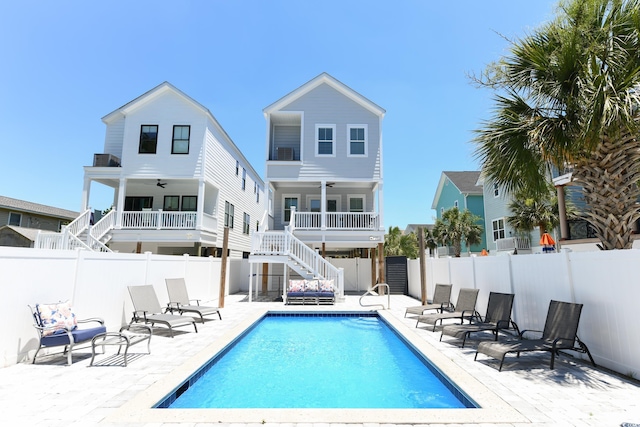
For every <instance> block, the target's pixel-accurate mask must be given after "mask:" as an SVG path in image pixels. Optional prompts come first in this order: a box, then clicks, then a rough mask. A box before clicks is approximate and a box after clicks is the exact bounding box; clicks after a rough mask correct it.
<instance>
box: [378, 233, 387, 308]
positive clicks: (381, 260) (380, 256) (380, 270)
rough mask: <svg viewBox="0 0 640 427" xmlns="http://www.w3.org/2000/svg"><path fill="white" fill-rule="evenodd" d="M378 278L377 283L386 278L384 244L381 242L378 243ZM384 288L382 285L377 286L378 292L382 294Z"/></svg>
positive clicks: (382, 281) (383, 281) (384, 280)
mask: <svg viewBox="0 0 640 427" xmlns="http://www.w3.org/2000/svg"><path fill="white" fill-rule="evenodd" d="M378 278H379V279H380V282H379V283H386V279H385V277H384V246H383V244H382V243H378ZM384 293H385V289H384V288H383V287H380V288H378V294H379V295H384Z"/></svg>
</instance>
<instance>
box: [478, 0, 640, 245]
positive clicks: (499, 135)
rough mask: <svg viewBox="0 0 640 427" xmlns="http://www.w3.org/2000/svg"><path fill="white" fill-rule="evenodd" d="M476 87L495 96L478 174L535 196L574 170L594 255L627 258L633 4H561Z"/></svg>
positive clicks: (637, 13)
mask: <svg viewBox="0 0 640 427" xmlns="http://www.w3.org/2000/svg"><path fill="white" fill-rule="evenodd" d="M475 81H476V83H478V84H480V85H481V86H482V87H488V88H491V89H493V90H495V91H496V93H497V94H496V96H495V103H496V106H495V113H494V116H493V117H492V118H491V119H490V120H488V121H486V122H485V123H484V124H483V128H482V129H480V130H478V131H477V135H476V137H475V139H474V142H475V143H476V144H477V147H476V156H477V157H478V158H479V160H480V161H481V163H482V168H483V171H484V173H485V174H487V176H488V177H490V178H492V179H493V181H495V182H496V183H498V184H499V185H502V186H504V187H505V188H506V189H507V191H509V192H512V193H516V192H518V191H523V190H524V191H527V192H528V193H530V194H533V195H536V194H543V193H544V191H545V189H546V185H547V183H548V177H549V176H550V173H549V170H550V166H552V165H553V166H556V167H558V168H559V169H560V170H562V169H564V166H565V165H572V166H573V167H574V172H573V179H574V181H576V182H577V183H578V184H580V185H581V186H582V188H583V192H584V197H585V201H586V203H587V211H586V212H585V215H586V217H587V220H588V221H589V222H590V223H591V224H592V225H593V226H594V228H595V230H596V235H597V236H598V238H599V239H600V240H601V243H602V244H601V248H602V249H622V248H630V247H631V244H632V240H631V231H632V227H633V224H634V222H635V221H636V220H637V219H638V218H640V209H638V206H637V204H636V202H637V200H638V197H639V196H640V187H639V186H638V185H637V184H636V183H637V182H638V181H639V180H640V141H639V140H638V138H636V135H637V129H638V128H637V121H638V114H637V112H638V111H637V108H638V106H639V105H640V91H638V87H639V84H640V0H567V1H563V2H562V3H561V4H560V8H559V14H558V16H557V17H556V19H555V20H554V21H552V22H550V23H548V24H546V25H544V26H542V27H540V28H539V29H537V30H535V31H534V32H533V33H532V34H530V35H528V36H526V37H524V38H523V39H520V40H516V41H512V42H511V49H510V54H509V55H507V56H505V57H503V58H501V59H500V60H499V61H498V62H496V63H494V64H493V65H492V66H490V67H489V68H488V69H487V70H486V72H485V73H484V74H483V76H482V77H480V78H476V79H475Z"/></svg>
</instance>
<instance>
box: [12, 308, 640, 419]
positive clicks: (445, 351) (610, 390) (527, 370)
mask: <svg viewBox="0 0 640 427" xmlns="http://www.w3.org/2000/svg"><path fill="white" fill-rule="evenodd" d="M262 299H263V300H266V301H259V302H253V303H248V302H247V298H246V295H232V296H230V297H227V299H226V303H225V308H224V309H222V316H223V320H222V321H219V320H211V321H207V322H206V323H205V324H204V325H202V324H198V329H199V333H197V334H196V333H194V332H193V328H181V329H183V332H180V333H178V334H176V337H175V338H173V339H172V338H169V337H168V334H165V333H160V332H159V333H158V334H156V335H154V337H153V338H152V340H151V354H149V355H147V354H144V351H145V350H146V345H145V344H139V345H137V346H134V347H132V348H131V352H132V353H133V357H131V358H130V359H129V366H128V367H126V368H123V367H120V366H110V364H112V362H119V361H121V358H120V359H119V358H118V357H116V356H115V355H114V349H113V347H107V353H106V354H105V355H98V356H96V361H95V362H94V364H97V365H98V366H94V367H89V360H90V359H91V351H90V349H89V348H87V347H84V348H80V349H77V350H76V351H74V358H73V360H74V363H73V365H72V366H71V367H68V366H66V365H65V363H66V357H63V356H62V355H61V354H60V353H58V354H52V355H49V356H45V357H41V356H39V357H38V362H37V364H36V365H32V364H31V363H30V362H25V363H21V364H18V365H15V366H11V367H7V368H4V369H0V414H1V415H0V419H2V420H3V425H36V426H50V427H55V426H92V425H100V426H109V427H111V426H136V427H142V426H145V427H151V426H160V427H168V426H174V427H175V426H185V427H186V426H204V425H218V426H221V427H226V426H230V427H249V426H256V427H257V426H259V425H267V426H274V427H312V426H313V427H338V426H344V425H347V424H350V425H354V426H355V427H378V426H380V427H382V426H384V427H392V426H395V425H408V424H414V425H431V426H435V425H441V426H444V425H447V426H464V427H471V426H475V427H487V426H492V425H495V426H557V425H562V426H619V425H620V424H621V423H623V422H630V423H640V387H639V383H638V382H637V381H635V380H629V379H626V378H624V377H622V376H619V375H615V374H612V373H610V372H607V371H606V370H604V369H600V368H593V367H592V366H591V365H589V364H588V363H585V362H583V361H581V360H577V359H573V358H570V357H564V356H561V357H559V358H557V359H556V369H555V370H553V371H551V370H549V367H548V365H549V363H548V362H549V356H548V355H546V354H535V355H527V356H523V357H520V358H519V359H516V358H515V357H510V358H508V359H507V361H506V362H505V366H504V368H503V371H502V372H498V370H497V366H498V362H497V361H496V360H493V359H489V358H486V357H484V356H482V355H480V356H478V361H477V362H474V360H473V357H474V354H475V349H474V346H475V343H474V342H473V341H472V342H471V343H470V344H469V345H468V346H467V348H465V349H461V348H460V347H459V346H458V344H459V342H458V341H456V340H453V339H451V338H445V341H446V342H439V338H440V333H439V332H436V333H433V332H430V330H427V329H424V328H420V329H415V328H414V326H415V320H413V319H411V318H406V319H405V318H404V311H405V307H407V306H411V305H417V301H416V300H415V299H412V298H409V297H405V296H392V297H391V309H390V310H385V311H384V313H385V314H384V315H385V316H386V317H387V318H388V319H390V321H391V322H393V323H394V324H397V325H399V327H402V328H406V329H407V331H409V330H410V331H409V335H410V336H411V339H412V340H415V342H417V345H419V346H421V347H423V348H424V351H426V352H431V354H429V357H430V358H431V357H432V356H433V357H436V358H438V359H440V361H439V362H438V363H442V364H443V365H448V367H447V368H446V369H451V371H450V372H452V374H450V375H453V376H455V377H456V378H454V379H455V380H456V382H458V384H459V385H460V386H461V387H462V388H464V389H465V390H466V389H467V387H470V388H471V389H472V390H469V391H470V394H472V395H473V394H474V393H476V395H477V394H478V393H480V394H479V396H480V399H481V400H483V402H488V405H490V406H491V409H486V410H475V409H472V410H453V411H452V410H434V411H439V412H432V413H431V412H429V413H427V412H421V411H431V410H417V411H413V413H411V414H408V415H406V414H405V415H406V416H400V415H398V414H394V411H390V410H386V411H384V410H382V411H379V410H361V411H356V410H340V411H337V410H334V411H329V413H328V412H327V411H325V410H320V411H313V410H312V411H296V412H298V413H300V414H301V417H298V418H296V417H293V418H287V417H288V415H284V414H285V412H280V411H279V410H263V411H259V410H258V411H256V410H236V411H238V412H236V414H237V419H233V418H228V416H229V413H226V414H222V415H220V416H218V415H219V414H213V415H212V413H207V412H202V411H200V412H199V415H198V416H192V413H187V416H185V417H182V416H181V415H180V416H177V417H167V416H165V415H164V414H163V416H161V417H158V416H154V415H149V414H150V413H151V412H149V411H148V410H145V409H144V408H140V407H137V406H136V405H138V404H140V403H141V402H142V403H143V402H145V399H147V400H148V399H149V398H153V396H154V393H157V392H158V390H162V387H163V385H164V386H165V387H166V386H171V381H170V380H171V378H172V377H176V376H180V375H183V372H188V371H189V369H191V367H192V366H193V365H194V364H197V363H198V360H199V359H201V358H202V357H204V356H203V355H206V354H207V351H210V350H211V348H212V347H215V346H216V345H219V343H221V342H224V341H225V340H227V339H228V338H229V337H230V336H232V335H233V334H234V333H236V332H235V331H237V330H238V328H239V327H240V326H241V325H242V324H247V323H250V322H251V321H252V319H255V318H256V316H257V315H258V314H259V313H261V312H264V311H265V310H280V311H282V310H296V311H298V310H338V311H346V310H363V308H362V307H360V305H359V304H358V297H357V296H347V297H346V301H345V302H343V303H338V304H336V305H334V306H320V307H317V306H285V305H284V304H283V303H281V302H271V300H272V299H273V297H267V298H262ZM367 300H368V301H370V302H373V301H376V300H377V301H378V302H380V303H385V304H386V301H387V298H386V297H368V299H367ZM216 319H217V317H216ZM108 326H109V330H117V329H118V327H116V326H115V325H108ZM587 344H588V343H587ZM421 350H422V348H421ZM456 372H457V373H456ZM448 374H449V373H448ZM634 375H638V373H634ZM483 387H486V388H488V389H489V390H490V391H491V392H490V393H486V392H483ZM472 397H473V396H472ZM153 411H155V413H156V414H157V413H158V411H174V410H153ZM205 411H206V410H205ZM284 411H288V410H284ZM447 411H449V412H447ZM456 411H472V412H466V414H462V415H461V414H460V413H459V412H456ZM473 411H475V412H473ZM278 412H280V413H278ZM190 414H191V415H190ZM424 414H426V415H424ZM469 414H472V415H469ZM476 414H477V415H476ZM423 415H424V416H423ZM231 416H232V417H233V414H231ZM6 422H9V424H6Z"/></svg>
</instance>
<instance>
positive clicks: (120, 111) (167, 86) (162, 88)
mask: <svg viewBox="0 0 640 427" xmlns="http://www.w3.org/2000/svg"><path fill="white" fill-rule="evenodd" d="M166 92H173V93H174V94H176V95H178V96H179V97H181V98H183V99H184V100H185V101H187V102H188V103H190V104H192V105H193V106H194V107H196V108H197V109H199V110H201V111H202V112H203V113H205V114H208V115H209V116H211V118H213V120H214V121H215V118H214V117H213V114H211V112H210V111H209V110H208V109H207V108H206V107H205V106H204V105H202V104H200V103H199V102H198V101H196V100H195V99H193V98H191V97H190V96H189V95H187V94H186V93H184V92H182V91H181V90H180V89H178V88H177V87H175V86H174V85H172V84H171V83H169V82H162V83H160V84H159V85H158V86H156V87H154V88H153V89H151V90H148V91H147V92H145V93H143V94H142V95H140V96H139V97H137V98H135V99H134V100H133V101H129V102H127V103H126V104H124V105H123V106H122V107H119V108H116V109H115V110H113V111H112V112H110V113H109V114H107V115H106V116H104V117H103V118H102V121H103V122H104V123H109V122H110V121H111V120H112V119H114V118H115V117H120V116H126V115H127V114H128V113H129V112H131V111H133V110H135V109H136V108H138V107H139V106H140V105H142V104H145V103H147V102H149V101H151V100H153V99H154V98H157V97H158V96H160V95H162V94H163V93H166Z"/></svg>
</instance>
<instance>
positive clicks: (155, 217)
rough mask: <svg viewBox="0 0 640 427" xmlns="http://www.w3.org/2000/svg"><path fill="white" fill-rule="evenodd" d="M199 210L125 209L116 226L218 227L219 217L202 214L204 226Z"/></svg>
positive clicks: (157, 228) (210, 228) (131, 227)
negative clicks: (200, 219) (200, 220)
mask: <svg viewBox="0 0 640 427" xmlns="http://www.w3.org/2000/svg"><path fill="white" fill-rule="evenodd" d="M198 220H199V216H198V213H197V212H164V211H162V210H159V211H141V212H140V211H134V212H131V211H125V212H122V217H121V222H120V225H119V226H116V228H120V229H122V230H195V229H199V228H202V229H208V230H215V229H216V228H217V224H218V222H217V218H216V217H215V216H212V215H208V214H202V226H201V227H200V226H199V223H198Z"/></svg>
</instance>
